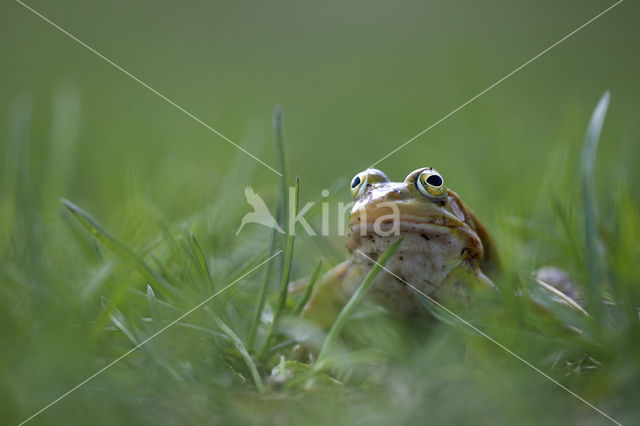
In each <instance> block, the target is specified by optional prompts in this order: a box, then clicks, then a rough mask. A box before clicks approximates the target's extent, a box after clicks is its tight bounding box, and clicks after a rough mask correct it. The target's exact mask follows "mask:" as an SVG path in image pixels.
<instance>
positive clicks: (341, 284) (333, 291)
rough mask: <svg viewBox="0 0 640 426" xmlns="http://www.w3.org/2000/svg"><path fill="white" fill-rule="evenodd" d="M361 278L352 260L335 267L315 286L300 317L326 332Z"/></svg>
mask: <svg viewBox="0 0 640 426" xmlns="http://www.w3.org/2000/svg"><path fill="white" fill-rule="evenodd" d="M363 277H364V274H363V271H362V269H361V268H360V267H359V266H358V265H356V264H355V263H354V262H353V261H352V260H347V261H346V262H343V263H341V264H339V265H337V266H335V267H334V268H333V269H331V270H330V271H329V272H327V273H326V274H325V275H324V276H323V277H322V278H321V279H320V280H319V281H318V283H317V284H316V286H315V289H314V291H313V294H312V295H311V299H309V302H308V303H307V305H306V306H305V308H304V310H303V311H302V317H303V318H304V319H306V320H308V321H311V322H313V323H314V324H317V325H318V326H320V327H322V328H325V329H327V330H328V329H329V328H330V327H331V324H333V321H334V320H335V319H336V317H337V316H338V314H339V313H340V310H341V309H342V308H343V307H344V305H345V304H346V303H347V302H348V301H349V298H350V297H351V296H352V295H353V293H354V292H355V290H356V289H357V287H358V284H360V282H361V281H362V279H363Z"/></svg>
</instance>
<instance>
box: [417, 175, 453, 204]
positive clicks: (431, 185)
mask: <svg viewBox="0 0 640 426" xmlns="http://www.w3.org/2000/svg"><path fill="white" fill-rule="evenodd" d="M416 186H417V187H418V190H419V191H420V192H421V193H422V194H423V195H426V196H427V197H438V198H440V197H442V196H443V195H445V194H446V192H447V190H446V188H445V187H444V180H443V179H442V176H440V173H438V172H436V171H435V170H433V169H427V170H424V171H423V172H422V173H420V175H419V176H418V179H416Z"/></svg>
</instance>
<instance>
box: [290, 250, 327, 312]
mask: <svg viewBox="0 0 640 426" xmlns="http://www.w3.org/2000/svg"><path fill="white" fill-rule="evenodd" d="M321 270H322V259H320V262H318V265H317V266H316V269H314V270H313V273H312V274H311V278H309V284H307V288H306V289H305V291H304V295H303V296H302V299H300V301H299V302H298V305H297V306H296V307H295V309H294V310H293V313H292V315H294V316H295V315H300V312H302V309H304V307H305V305H306V304H307V302H308V301H309V299H310V298H311V293H313V287H314V286H315V284H316V281H317V280H318V277H319V276H320V271H321Z"/></svg>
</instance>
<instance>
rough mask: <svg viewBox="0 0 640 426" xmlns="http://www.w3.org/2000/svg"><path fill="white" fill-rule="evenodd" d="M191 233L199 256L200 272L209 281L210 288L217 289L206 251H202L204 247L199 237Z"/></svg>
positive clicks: (194, 247) (192, 241) (192, 242)
mask: <svg viewBox="0 0 640 426" xmlns="http://www.w3.org/2000/svg"><path fill="white" fill-rule="evenodd" d="M189 234H190V236H191V244H192V245H193V249H194V250H195V252H196V254H197V258H198V263H197V265H198V266H199V269H200V273H201V274H202V275H203V278H205V279H206V280H207V282H208V283H209V290H211V291H215V290H216V288H215V286H214V285H213V280H212V279H211V271H210V270H209V264H208V263H207V258H206V256H205V255H204V252H203V251H202V247H201V246H200V243H199V242H198V239H197V238H196V236H195V235H194V234H193V232H191V233H189Z"/></svg>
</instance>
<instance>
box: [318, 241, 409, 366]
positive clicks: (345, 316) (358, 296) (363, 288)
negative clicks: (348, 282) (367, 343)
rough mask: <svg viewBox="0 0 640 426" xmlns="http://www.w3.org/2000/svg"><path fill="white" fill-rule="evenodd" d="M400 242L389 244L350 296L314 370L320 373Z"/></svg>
mask: <svg viewBox="0 0 640 426" xmlns="http://www.w3.org/2000/svg"><path fill="white" fill-rule="evenodd" d="M402 241H403V238H400V239H398V240H397V241H396V242H394V243H393V244H391V246H389V248H388V249H387V250H386V251H385V252H384V253H383V254H382V256H380V259H378V261H377V262H376V263H375V265H373V268H371V271H369V274H367V277H366V278H365V279H364V281H363V282H362V284H360V287H358V289H357V290H356V292H355V293H354V294H353V296H351V299H349V301H348V302H347V304H346V305H345V306H344V308H342V310H341V311H340V313H339V314H338V318H336V320H335V322H334V323H333V326H332V327H331V330H330V331H329V334H327V337H326V338H325V340H324V343H323V345H322V349H320V353H319V354H318V360H317V362H316V364H315V367H314V370H316V371H320V370H322V369H323V368H324V365H325V364H326V358H327V354H328V353H329V351H330V350H331V348H332V347H333V346H334V345H335V343H336V341H337V340H338V337H339V336H340V332H342V329H343V328H344V326H345V325H346V323H347V321H348V320H349V317H350V316H351V314H352V313H353V311H354V310H355V309H356V307H357V306H358V304H359V303H360V302H361V301H362V299H363V298H364V296H365V294H366V293H367V290H369V288H370V287H371V285H372V284H373V282H374V280H375V279H376V277H377V276H378V274H380V271H382V267H383V266H385V265H386V264H387V262H388V261H389V260H390V259H391V258H392V257H393V255H394V253H395V252H396V250H398V247H400V244H402Z"/></svg>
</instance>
